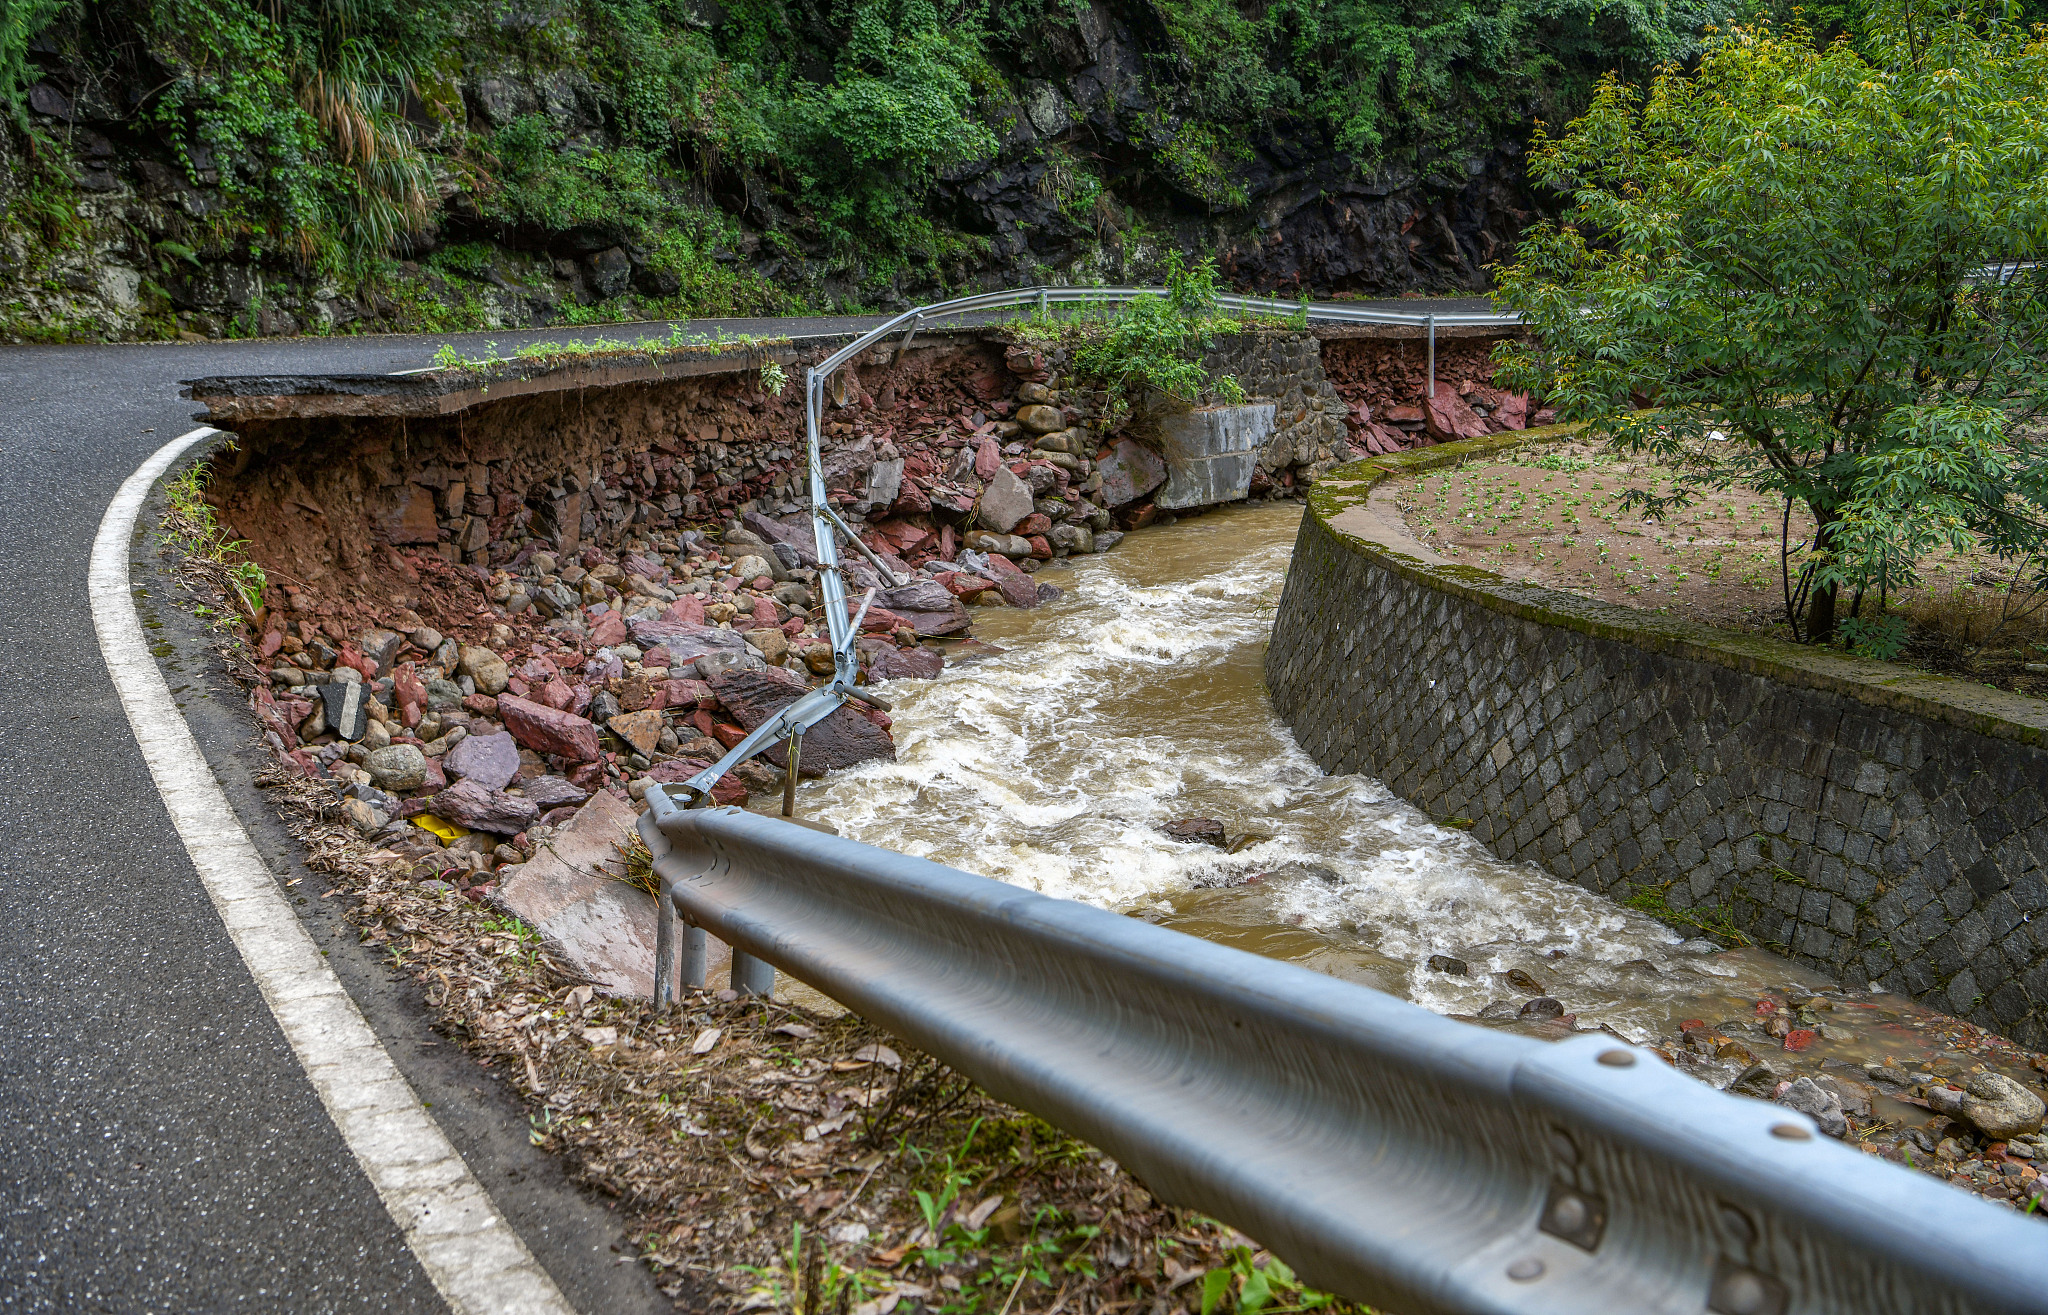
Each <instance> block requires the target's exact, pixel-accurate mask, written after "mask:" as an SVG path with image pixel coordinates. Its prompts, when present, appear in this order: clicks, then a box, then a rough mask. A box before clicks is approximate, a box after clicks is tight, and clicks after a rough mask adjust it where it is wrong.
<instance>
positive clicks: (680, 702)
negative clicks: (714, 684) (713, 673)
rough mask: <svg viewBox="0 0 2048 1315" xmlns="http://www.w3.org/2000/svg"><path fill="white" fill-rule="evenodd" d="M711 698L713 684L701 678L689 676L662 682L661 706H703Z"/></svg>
mask: <svg viewBox="0 0 2048 1315" xmlns="http://www.w3.org/2000/svg"><path fill="white" fill-rule="evenodd" d="M710 698H711V686H709V685H707V684H705V683H704V682H703V681H701V680H692V679H689V678H687V677H683V678H678V679H675V680H666V681H663V682H662V685H661V691H660V700H661V701H660V706H662V707H664V708H697V707H702V706H703V705H704V704H705V702H707V701H708V700H709V699H710Z"/></svg>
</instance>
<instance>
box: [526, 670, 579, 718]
mask: <svg viewBox="0 0 2048 1315" xmlns="http://www.w3.org/2000/svg"><path fill="white" fill-rule="evenodd" d="M535 697H536V698H537V700H538V701H539V702H541V703H545V704H546V705H547V706H548V707H550V708H554V709H556V710H557V711H561V712H567V711H568V710H569V709H570V707H571V706H572V705H574V703H575V702H576V691H575V690H574V689H572V688H571V687H570V686H569V683H568V682H567V681H565V680H562V679H560V678H559V677H557V678H556V679H554V680H551V681H549V682H548V683H547V684H545V685H543V686H541V687H540V693H539V694H538V695H536V696H535Z"/></svg>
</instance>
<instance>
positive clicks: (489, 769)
mask: <svg viewBox="0 0 2048 1315" xmlns="http://www.w3.org/2000/svg"><path fill="white" fill-rule="evenodd" d="M441 766H442V768H443V769H444V770H445V771H447V773H448V774H449V775H451V776H457V777H460V778H462V779H463V780H465V781H475V782H476V783H477V784H478V785H481V786H483V787H484V788H485V789H486V790H502V789H504V788H505V787H506V786H508V785H510V784H511V783H512V778H513V777H515V776H517V775H519V744H518V742H517V741H516V740H514V739H513V738H512V735H511V733H510V732H508V731H499V732H498V733H497V734H495V735H469V736H465V737H464V738H463V740H462V743H460V744H458V745H456V746H455V747H453V748H451V749H449V750H448V752H447V753H445V754H443V755H442V756H441Z"/></svg>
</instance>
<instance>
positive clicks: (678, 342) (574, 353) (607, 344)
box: [428, 324, 789, 396]
mask: <svg viewBox="0 0 2048 1315" xmlns="http://www.w3.org/2000/svg"><path fill="white" fill-rule="evenodd" d="M787 341H789V340H788V339H787V338H781V337H760V336H756V335H754V334H751V333H727V332H726V331H725V330H724V329H718V330H716V331H714V332H711V333H692V332H689V331H688V330H686V329H684V328H683V327H682V326H681V325H680V324H679V325H677V326H675V327H674V328H672V329H670V330H669V331H668V333H666V334H665V335H662V336H660V337H641V338H634V339H632V340H630V341H628V340H626V339H623V338H594V339H592V340H590V341H589V342H585V341H583V340H581V339H574V340H571V341H569V342H530V343H527V344H526V345H524V346H522V347H514V348H513V349H512V352H511V354H510V355H504V354H502V353H500V352H499V351H498V344H496V343H495V342H487V343H485V344H484V351H483V355H481V356H464V355H463V354H462V353H461V352H460V351H458V350H456V348H455V345H454V344H453V343H445V342H444V343H442V344H441V346H440V347H439V348H438V349H437V350H436V351H435V352H434V354H433V356H431V357H430V358H428V359H429V361H430V363H431V364H432V366H433V368H434V369H436V370H487V369H490V368H491V367H493V366H498V365H509V364H511V363H512V362H514V361H545V362H549V363H553V362H556V361H564V360H574V359H576V358H578V357H583V356H598V355H602V354H605V353H608V352H674V351H683V350H686V349H687V350H697V351H709V352H736V351H745V350H747V349H749V348H753V347H761V346H766V345H768V344H771V343H781V342H787ZM771 370H772V371H773V372H774V373H773V375H772V376H771V374H770V373H769V372H770V371H771ZM771 381H772V383H773V385H774V386H771ZM785 381H786V376H785V375H784V374H783V371H782V367H781V366H779V365H776V364H775V363H774V362H772V361H771V362H769V363H768V364H767V365H766V366H763V367H762V370H761V386H762V388H763V389H764V390H766V391H769V392H772V393H775V394H776V395H777V396H780V395H781V393H782V388H781V384H782V383H783V382H785Z"/></svg>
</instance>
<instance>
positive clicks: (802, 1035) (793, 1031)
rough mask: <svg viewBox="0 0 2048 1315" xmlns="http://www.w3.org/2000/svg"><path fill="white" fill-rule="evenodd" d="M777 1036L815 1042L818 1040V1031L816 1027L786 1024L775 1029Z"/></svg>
mask: <svg viewBox="0 0 2048 1315" xmlns="http://www.w3.org/2000/svg"><path fill="white" fill-rule="evenodd" d="M775 1034H776V1035H777V1036H793V1037H795V1038H796V1039H797V1040H799V1041H815V1040H817V1038H818V1029H817V1028H815V1027H805V1026H804V1025H803V1024H802V1023H784V1024H783V1025H782V1026H781V1027H778V1028H776V1029H775Z"/></svg>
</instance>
